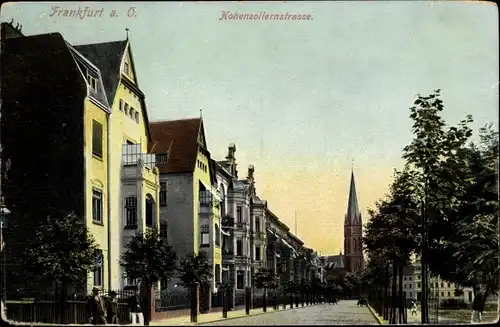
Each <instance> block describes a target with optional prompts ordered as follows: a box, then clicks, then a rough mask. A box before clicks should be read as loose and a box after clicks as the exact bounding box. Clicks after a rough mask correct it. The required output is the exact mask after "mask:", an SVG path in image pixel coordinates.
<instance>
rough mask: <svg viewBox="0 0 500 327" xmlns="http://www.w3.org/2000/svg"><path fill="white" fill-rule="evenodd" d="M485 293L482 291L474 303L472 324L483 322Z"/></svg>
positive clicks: (478, 293)
mask: <svg viewBox="0 0 500 327" xmlns="http://www.w3.org/2000/svg"><path fill="white" fill-rule="evenodd" d="M484 302H485V299H484V293H483V291H482V290H479V291H478V292H477V294H476V296H475V297H474V300H473V301H472V314H471V317H470V323H471V324H473V323H474V322H481V321H482V315H483V311H484Z"/></svg>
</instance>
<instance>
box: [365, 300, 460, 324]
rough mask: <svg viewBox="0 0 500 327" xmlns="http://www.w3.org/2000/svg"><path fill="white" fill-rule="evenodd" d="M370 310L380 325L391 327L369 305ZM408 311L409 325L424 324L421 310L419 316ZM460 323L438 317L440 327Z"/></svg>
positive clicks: (418, 311) (418, 312)
mask: <svg viewBox="0 0 500 327" xmlns="http://www.w3.org/2000/svg"><path fill="white" fill-rule="evenodd" d="M368 308H369V309H370V312H371V313H372V314H373V316H374V317H375V319H377V321H378V323H379V324H380V325H389V321H388V320H385V319H384V318H383V317H381V316H379V315H378V314H377V312H376V311H375V309H373V308H372V307H371V306H370V305H368ZM407 310H408V312H407V319H406V320H407V324H411V325H420V324H421V322H422V314H421V312H420V310H417V314H416V315H413V316H412V315H411V310H410V309H407ZM459 323H460V322H458V321H457V320H456V319H451V318H447V317H441V316H438V324H439V325H449V324H454V325H455V324H459ZM431 324H432V323H431Z"/></svg>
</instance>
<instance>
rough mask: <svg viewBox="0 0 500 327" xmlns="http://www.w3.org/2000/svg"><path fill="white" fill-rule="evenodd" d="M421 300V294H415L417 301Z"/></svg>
mask: <svg viewBox="0 0 500 327" xmlns="http://www.w3.org/2000/svg"><path fill="white" fill-rule="evenodd" d="M421 299H422V293H421V292H417V300H418V301H420V300H421Z"/></svg>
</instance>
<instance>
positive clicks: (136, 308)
mask: <svg viewBox="0 0 500 327" xmlns="http://www.w3.org/2000/svg"><path fill="white" fill-rule="evenodd" d="M128 307H129V309H130V320H131V322H132V325H144V315H143V314H142V308H141V299H140V297H139V289H138V288H135V294H134V295H132V296H131V297H129V298H128Z"/></svg>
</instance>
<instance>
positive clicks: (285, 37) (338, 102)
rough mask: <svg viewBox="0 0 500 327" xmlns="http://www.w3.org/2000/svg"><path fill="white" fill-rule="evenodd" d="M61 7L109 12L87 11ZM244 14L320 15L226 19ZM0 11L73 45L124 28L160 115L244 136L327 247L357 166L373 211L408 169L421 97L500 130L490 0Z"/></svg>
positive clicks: (277, 207)
mask: <svg viewBox="0 0 500 327" xmlns="http://www.w3.org/2000/svg"><path fill="white" fill-rule="evenodd" d="M54 7H59V8H57V9H68V10H70V9H78V8H80V9H82V10H84V9H85V7H88V9H95V10H100V9H101V8H102V9H103V10H102V11H101V15H100V17H91V18H89V17H85V18H83V19H80V18H77V17H76V18H75V17H64V16H63V15H59V16H57V13H56V14H53V13H54V9H55V8H54ZM131 7H133V8H134V9H130V8H131ZM112 10H115V12H116V13H117V15H118V17H116V16H115V17H110V14H111V12H112ZM227 11H229V15H226V19H222V17H223V13H224V12H227ZM234 12H237V13H239V14H249V13H255V14H259V13H261V12H264V13H266V14H268V15H271V14H285V13H287V12H288V13H290V14H300V15H311V16H310V18H311V19H309V20H272V21H271V20H267V21H266V20H230V19H227V17H228V16H231V15H232V14H233V13H234ZM128 15H130V16H131V17H128ZM0 17H1V20H2V21H10V20H11V19H14V21H15V23H14V24H16V23H20V24H21V25H22V31H23V33H25V34H26V35H33V34H43V33H49V32H59V33H61V34H62V35H63V36H64V38H65V39H66V40H67V41H68V42H70V43H71V44H73V45H78V44H86V43H98V42H107V41H116V40H123V39H125V37H126V32H125V29H126V28H128V29H129V39H130V41H131V46H132V52H133V56H134V60H135V68H136V72H137V75H138V82H139V86H140V88H141V89H142V91H143V92H144V93H145V94H146V103H147V107H148V112H149V115H150V119H151V120H170V119H181V118H191V117H199V115H200V109H201V110H202V114H203V120H204V125H205V133H206V138H207V145H208V148H209V150H210V152H211V154H212V156H213V157H214V158H215V159H216V160H222V159H223V158H224V157H225V155H226V154H227V147H228V145H229V143H235V144H236V158H237V162H238V164H239V165H238V168H239V173H240V177H242V178H244V177H246V173H247V167H248V165H250V164H253V165H254V166H255V179H256V183H257V184H256V188H257V192H258V194H259V196H260V197H261V198H263V199H265V200H267V201H268V207H269V208H270V209H271V210H272V211H273V212H274V213H275V214H276V215H277V216H278V217H279V218H280V219H281V220H282V221H283V222H285V223H286V224H288V226H289V227H290V229H291V231H292V232H295V225H297V235H298V237H299V238H301V239H302V240H303V241H304V242H305V245H306V246H309V247H312V248H313V249H315V250H317V251H319V252H320V253H321V254H323V255H326V254H337V253H339V251H341V250H342V248H343V223H344V215H345V212H346V209H347V198H348V191H349V182H350V175H351V167H353V169H354V174H355V178H356V188H357V192H358V200H359V203H360V209H361V213H362V216H363V220H364V221H365V222H366V220H367V216H368V214H367V209H368V208H372V207H373V206H374V203H375V202H376V201H377V199H379V198H381V197H383V196H384V194H385V193H386V192H387V191H388V186H389V184H390V183H391V181H392V176H393V169H394V168H402V165H403V161H402V160H401V149H402V148H403V147H404V146H405V145H406V144H408V143H409V142H410V140H411V138H412V135H411V126H412V123H411V120H410V119H409V117H408V116H409V109H408V108H409V107H411V105H412V103H413V101H414V99H415V97H416V96H417V94H422V95H428V94H430V93H431V92H432V91H433V90H435V89H438V88H439V89H441V90H442V99H443V101H444V106H445V110H444V113H443V116H444V118H445V120H446V121H447V122H448V123H450V124H455V123H457V122H458V121H459V120H461V119H462V118H463V117H465V115H466V114H472V115H473V117H474V119H475V122H474V123H473V125H472V127H473V128H474V129H475V130H478V129H479V128H480V127H481V126H483V125H484V124H486V123H488V122H493V123H494V124H495V126H496V128H497V129H498V107H499V103H498V90H499V87H498V76H499V65H498V58H499V53H498V49H499V37H498V31H499V29H498V11H497V8H496V6H495V5H494V4H493V3H489V2H475V3H473V2H466V1H462V2H451V1H447V2H444V1H425V2H418V1H408V2H405V1H392V2H389V1H385V2H382V1H380V2H379V1H369V2H368V1H366V2H365V1H359V2H357V1H349V2H342V1H336V2H327V1H322V2H315V1H308V2H289V3H286V2H273V3H266V2H255V3H242V2H200V3H189V2H184V3H176V2H141V3H133V2H127V3H120V2H114V3H92V2H80V3H71V2H66V3H56V2H50V3H49V2H46V3H12V4H6V5H3V6H2V10H1V16H0ZM295 213H296V216H297V224H295Z"/></svg>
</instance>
